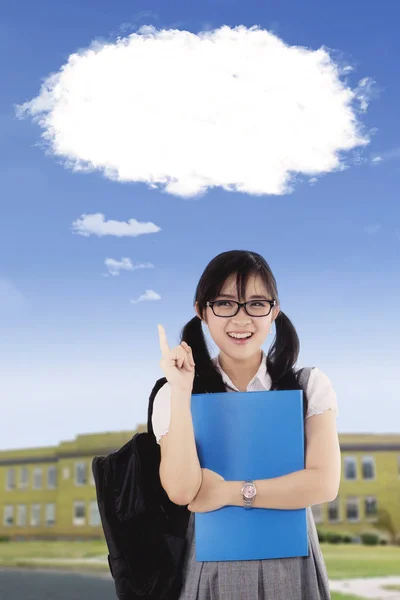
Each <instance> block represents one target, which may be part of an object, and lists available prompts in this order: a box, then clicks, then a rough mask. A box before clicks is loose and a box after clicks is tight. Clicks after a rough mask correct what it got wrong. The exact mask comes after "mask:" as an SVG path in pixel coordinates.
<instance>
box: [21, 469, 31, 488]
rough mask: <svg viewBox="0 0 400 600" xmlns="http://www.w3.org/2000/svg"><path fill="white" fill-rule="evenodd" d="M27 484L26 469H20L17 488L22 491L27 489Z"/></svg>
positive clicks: (27, 475) (27, 473) (27, 472)
mask: <svg viewBox="0 0 400 600" xmlns="http://www.w3.org/2000/svg"><path fill="white" fill-rule="evenodd" d="M28 484H29V471H28V467H21V471H20V473H19V487H20V489H21V490H24V489H26V488H27V487H28Z"/></svg>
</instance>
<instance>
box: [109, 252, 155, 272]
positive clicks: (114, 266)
mask: <svg viewBox="0 0 400 600" xmlns="http://www.w3.org/2000/svg"><path fill="white" fill-rule="evenodd" d="M104 264H105V265H106V267H107V269H108V273H103V275H104V277H108V276H109V275H114V276H116V275H119V274H120V272H121V271H136V269H153V268H154V265H153V264H151V263H139V264H137V265H134V264H133V263H132V261H131V259H130V258H126V257H123V258H121V260H119V261H118V260H115V259H114V258H106V260H105V261H104Z"/></svg>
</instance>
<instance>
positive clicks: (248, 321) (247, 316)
mask: <svg viewBox="0 0 400 600" xmlns="http://www.w3.org/2000/svg"><path fill="white" fill-rule="evenodd" d="M241 315H242V317H243V318H244V320H245V322H246V323H251V317H250V316H249V315H248V314H247V312H246V311H245V308H244V306H240V308H239V312H238V313H237V314H236V315H235V316H234V317H232V321H235V322H237V323H239V321H240V322H242V321H243V318H242V319H241V318H240V316H241Z"/></svg>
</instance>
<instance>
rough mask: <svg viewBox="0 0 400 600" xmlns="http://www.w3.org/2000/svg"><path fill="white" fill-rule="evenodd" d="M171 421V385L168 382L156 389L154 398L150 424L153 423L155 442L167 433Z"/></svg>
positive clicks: (158, 441)
mask: <svg viewBox="0 0 400 600" xmlns="http://www.w3.org/2000/svg"><path fill="white" fill-rule="evenodd" d="M170 422H171V386H170V384H169V383H168V382H166V383H164V385H163V386H162V387H161V388H160V389H159V390H158V392H157V394H156V397H155V398H154V404H153V414H152V417H151V424H152V425H153V431H154V435H155V437H156V440H157V444H159V443H160V439H161V438H162V436H163V435H165V434H166V433H168V430H169V424H170Z"/></svg>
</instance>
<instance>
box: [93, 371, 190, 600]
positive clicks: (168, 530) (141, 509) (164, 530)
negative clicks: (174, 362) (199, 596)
mask: <svg viewBox="0 0 400 600" xmlns="http://www.w3.org/2000/svg"><path fill="white" fill-rule="evenodd" d="M165 382H166V379H165V378H163V379H160V380H159V381H157V383H156V385H155V386H154V388H153V391H152V393H151V396H150V401H149V412H148V423H147V428H148V432H147V433H137V434H136V435H134V436H133V438H132V439H131V440H130V441H129V442H127V443H126V444H125V445H124V446H122V448H120V449H119V450H118V451H117V452H112V453H111V454H109V455H108V456H96V457H95V458H94V459H93V461H92V471H93V477H94V480H95V485H96V494H97V503H98V507H99V512H100V518H101V523H102V527H103V531H104V536H105V539H106V542H107V546H108V551H109V554H108V564H109V567H110V571H111V575H112V577H113V579H114V582H115V589H116V593H117V597H118V598H119V599H120V600H135V599H136V598H148V599H150V598H151V599H153V598H154V599H157V600H177V598H178V597H179V592H180V589H181V587H182V581H181V570H182V569H181V566H182V560H183V558H184V551H185V536H186V530H187V525H188V522H189V516H190V512H189V511H188V509H187V508H186V507H185V506H178V505H176V504H174V503H173V502H171V501H170V499H169V498H168V495H167V494H166V492H165V491H164V489H163V487H162V486H161V482H160V477H159V467H160V460H161V453H160V447H159V445H158V444H157V442H156V438H155V436H154V433H153V428H152V424H151V414H152V410H153V403H154V398H155V396H156V394H157V392H158V390H159V389H160V388H161V387H162V386H163V385H164V383H165Z"/></svg>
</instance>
